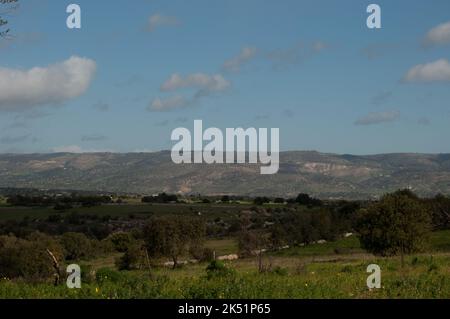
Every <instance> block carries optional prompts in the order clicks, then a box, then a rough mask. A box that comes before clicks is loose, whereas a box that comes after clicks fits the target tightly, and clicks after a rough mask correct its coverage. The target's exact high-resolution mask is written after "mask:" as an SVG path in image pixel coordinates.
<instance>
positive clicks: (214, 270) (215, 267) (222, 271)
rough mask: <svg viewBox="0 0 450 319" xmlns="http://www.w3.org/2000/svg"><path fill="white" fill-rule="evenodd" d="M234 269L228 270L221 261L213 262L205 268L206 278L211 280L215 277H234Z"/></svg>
mask: <svg viewBox="0 0 450 319" xmlns="http://www.w3.org/2000/svg"><path fill="white" fill-rule="evenodd" d="M234 274H235V271H234V269H231V268H228V267H227V266H226V265H225V264H224V263H223V262H222V261H220V260H213V261H212V262H211V263H210V264H209V265H208V266H207V267H206V276H207V278H208V279H212V278H215V277H226V276H231V275H234Z"/></svg>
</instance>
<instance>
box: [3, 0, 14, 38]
mask: <svg viewBox="0 0 450 319" xmlns="http://www.w3.org/2000/svg"><path fill="white" fill-rule="evenodd" d="M18 2H19V0H0V37H6V36H7V35H8V34H9V32H10V29H9V28H8V19H6V18H4V16H5V15H7V14H9V13H10V12H11V11H12V10H14V9H16V8H17V6H18V4H17V3H18Z"/></svg>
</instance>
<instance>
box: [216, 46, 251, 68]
mask: <svg viewBox="0 0 450 319" xmlns="http://www.w3.org/2000/svg"><path fill="white" fill-rule="evenodd" d="M256 54H257V49H256V48H252V47H244V48H242V50H241V52H240V53H239V54H238V55H237V56H235V57H233V58H231V59H229V60H227V61H225V63H224V64H223V67H222V68H223V69H224V70H225V71H233V72H238V71H239V70H240V69H241V66H242V65H244V64H245V63H247V62H249V61H251V60H252V59H253V58H254V57H255V56H256Z"/></svg>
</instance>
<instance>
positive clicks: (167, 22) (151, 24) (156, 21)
mask: <svg viewBox="0 0 450 319" xmlns="http://www.w3.org/2000/svg"><path fill="white" fill-rule="evenodd" d="M180 24H181V22H180V21H179V20H178V18H177V17H174V16H166V15H163V14H160V13H157V14H154V15H151V16H150V17H149V18H148V23H147V31H149V32H153V31H155V30H156V29H158V28H160V27H173V26H179V25H180Z"/></svg>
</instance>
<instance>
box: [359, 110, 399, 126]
mask: <svg viewBox="0 0 450 319" xmlns="http://www.w3.org/2000/svg"><path fill="white" fill-rule="evenodd" d="M399 118H400V113H399V112H398V111H386V112H377V113H370V114H368V115H366V116H364V117H362V118H360V119H358V120H357V121H356V122H355V124H356V125H374V124H381V123H386V122H394V121H396V120H398V119H399Z"/></svg>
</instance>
